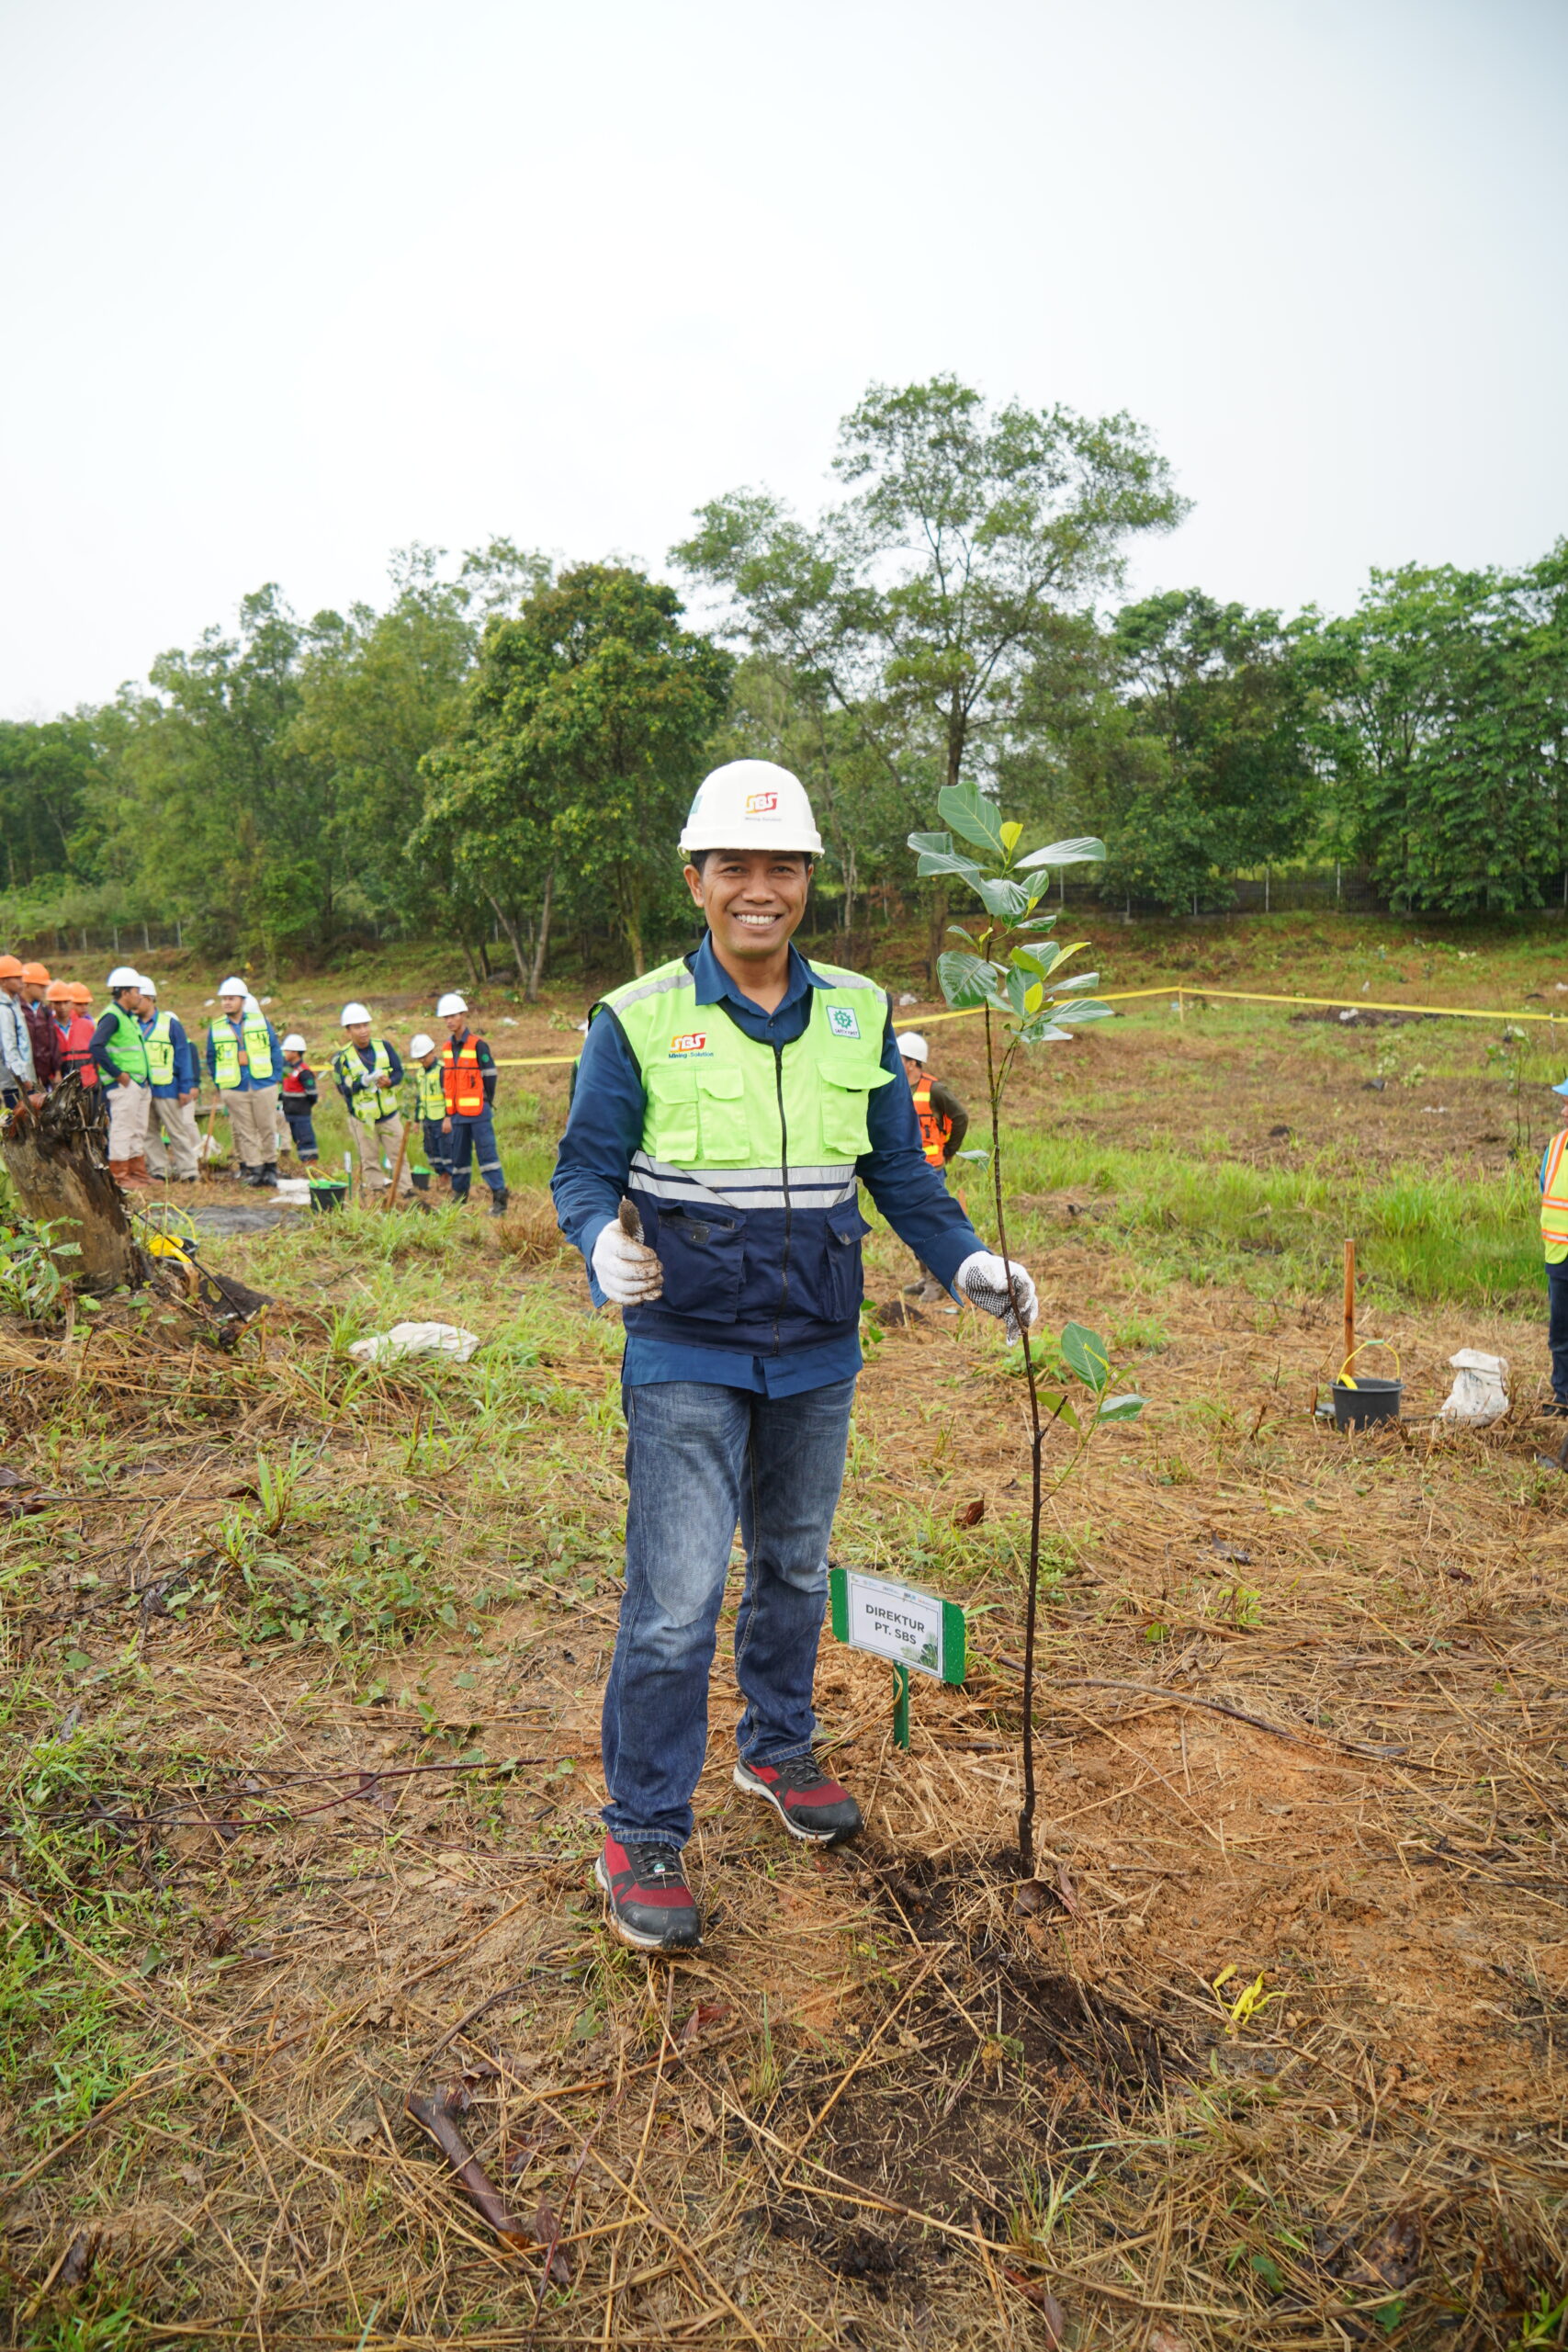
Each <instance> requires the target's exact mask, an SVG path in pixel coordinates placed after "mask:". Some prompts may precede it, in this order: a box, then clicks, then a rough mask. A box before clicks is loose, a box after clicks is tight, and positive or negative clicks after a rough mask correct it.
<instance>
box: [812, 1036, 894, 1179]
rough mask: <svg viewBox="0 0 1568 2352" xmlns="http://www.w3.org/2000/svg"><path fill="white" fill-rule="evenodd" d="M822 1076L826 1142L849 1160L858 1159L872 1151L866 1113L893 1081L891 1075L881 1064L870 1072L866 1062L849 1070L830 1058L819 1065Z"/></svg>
mask: <svg viewBox="0 0 1568 2352" xmlns="http://www.w3.org/2000/svg"><path fill="white" fill-rule="evenodd" d="M818 1075H819V1077H820V1078H821V1080H822V1140H823V1142H824V1144H825V1145H826V1146H827V1148H828V1149H829V1151H841V1152H843V1153H844V1154H845V1155H846V1157H847V1158H849V1159H859V1158H860V1155H861V1153H862V1152H863V1151H869V1150H870V1149H871V1136H870V1133H869V1131H868V1129H867V1126H866V1111H867V1108H868V1106H869V1104H870V1102H871V1098H872V1095H873V1094H874V1091H876V1089H877V1088H878V1087H879V1086H886V1085H887V1084H888V1083H889V1082H890V1081H889V1076H888V1073H887V1071H886V1070H885V1069H882V1068H881V1066H880V1065H879V1064H878V1065H876V1066H874V1068H872V1069H866V1068H865V1066H864V1064H861V1066H860V1067H859V1068H858V1069H856V1068H850V1069H846V1068H845V1067H844V1066H843V1064H841V1063H838V1064H835V1063H834V1062H833V1061H832V1060H831V1059H829V1060H826V1061H824V1062H822V1063H821V1064H819V1065H818Z"/></svg>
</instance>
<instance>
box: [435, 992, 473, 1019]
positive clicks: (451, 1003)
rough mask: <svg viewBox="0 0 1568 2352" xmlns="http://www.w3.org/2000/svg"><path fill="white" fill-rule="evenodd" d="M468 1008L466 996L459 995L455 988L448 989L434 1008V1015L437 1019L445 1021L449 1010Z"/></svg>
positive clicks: (459, 1010) (461, 1010) (464, 1009)
mask: <svg viewBox="0 0 1568 2352" xmlns="http://www.w3.org/2000/svg"><path fill="white" fill-rule="evenodd" d="M467 1011H468V999H467V997H461V996H459V995H458V994H457V989H448V990H447V992H446V995H445V996H444V997H443V998H442V1000H441V1001H440V1003H439V1004H438V1005H437V1006H436V1008H435V1017H436V1019H437V1020H438V1021H445V1020H446V1015H447V1014H448V1013H449V1012H467Z"/></svg>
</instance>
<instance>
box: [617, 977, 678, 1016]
mask: <svg viewBox="0 0 1568 2352" xmlns="http://www.w3.org/2000/svg"><path fill="white" fill-rule="evenodd" d="M695 986H696V982H695V981H694V979H693V978H692V976H691V974H690V972H686V971H681V972H666V973H665V975H664V978H662V979H661V980H644V982H643V983H642V986H641V987H640V988H629V989H616V990H615V995H614V996H607V997H605V998H604V1000H603V1001H604V1003H605V1004H607V1005H608V1006H609V1008H610V1010H611V1012H630V1010H631V1008H632V1006H633V1005H634V1004H640V1003H641V1002H642V1001H643V998H644V997H645V996H662V995H663V994H664V992H665V990H666V989H691V988H695Z"/></svg>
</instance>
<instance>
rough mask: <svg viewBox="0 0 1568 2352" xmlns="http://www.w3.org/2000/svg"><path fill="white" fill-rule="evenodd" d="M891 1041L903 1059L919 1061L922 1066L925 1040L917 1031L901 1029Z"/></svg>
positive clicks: (924, 1054) (924, 1056) (924, 1055)
mask: <svg viewBox="0 0 1568 2352" xmlns="http://www.w3.org/2000/svg"><path fill="white" fill-rule="evenodd" d="M893 1043H894V1044H895V1045H896V1046H897V1048H898V1051H899V1053H900V1055H901V1056H902V1057H903V1058H904V1060H905V1061H907V1062H919V1063H920V1064H921V1065H922V1067H923V1065H924V1063H925V1058H926V1041H925V1039H924V1038H923V1037H922V1036H920V1035H919V1034H918V1032H917V1031H915V1030H913V1029H901V1030H900V1031H899V1032H898V1035H897V1037H895V1038H894V1040H893Z"/></svg>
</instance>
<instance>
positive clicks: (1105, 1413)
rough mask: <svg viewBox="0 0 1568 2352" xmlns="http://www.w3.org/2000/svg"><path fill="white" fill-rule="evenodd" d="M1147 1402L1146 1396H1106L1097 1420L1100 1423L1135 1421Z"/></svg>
mask: <svg viewBox="0 0 1568 2352" xmlns="http://www.w3.org/2000/svg"><path fill="white" fill-rule="evenodd" d="M1147 1402H1148V1399H1147V1397H1132V1396H1128V1397H1107V1398H1106V1400H1105V1402H1104V1404H1103V1405H1102V1406H1101V1407H1100V1412H1099V1416H1098V1418H1099V1419H1100V1420H1102V1421H1135V1420H1136V1419H1137V1418H1138V1415H1139V1414H1140V1413H1141V1412H1142V1411H1143V1409H1144V1407H1145V1405H1146V1404H1147Z"/></svg>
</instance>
